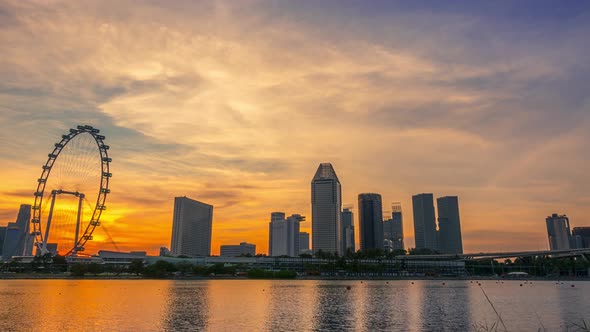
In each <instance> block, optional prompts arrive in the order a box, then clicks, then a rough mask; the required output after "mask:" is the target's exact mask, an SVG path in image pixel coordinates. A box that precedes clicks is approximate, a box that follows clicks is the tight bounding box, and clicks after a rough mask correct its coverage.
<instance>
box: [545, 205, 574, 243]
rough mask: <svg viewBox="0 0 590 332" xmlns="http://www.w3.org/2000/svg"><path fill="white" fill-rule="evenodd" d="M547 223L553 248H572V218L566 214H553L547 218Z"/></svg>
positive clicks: (548, 235) (548, 234)
mask: <svg viewBox="0 0 590 332" xmlns="http://www.w3.org/2000/svg"><path fill="white" fill-rule="evenodd" d="M545 222H546V223H547V237H548V239H549V248H550V249H551V250H567V249H570V248H571V243H572V236H571V232H570V220H569V218H568V217H567V216H566V215H565V214H564V215H562V216H560V215H557V214H555V213H554V214H552V215H551V216H549V217H547V218H546V219H545Z"/></svg>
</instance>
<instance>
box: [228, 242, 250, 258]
mask: <svg viewBox="0 0 590 332" xmlns="http://www.w3.org/2000/svg"><path fill="white" fill-rule="evenodd" d="M242 255H250V256H256V245H255V244H251V243H247V242H241V243H240V244H237V245H235V244H225V245H222V246H221V249H220V256H223V257H238V256H242Z"/></svg>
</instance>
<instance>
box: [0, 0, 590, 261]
mask: <svg viewBox="0 0 590 332" xmlns="http://www.w3.org/2000/svg"><path fill="white" fill-rule="evenodd" d="M589 32H590V3H588V2H585V1H568V2H561V1H544V0H542V1H529V0H527V1H518V2H508V1H494V2H489V1H486V2H484V1H455V2H452V3H448V2H441V1H412V2H401V1H400V2H398V1H321V2H316V1H215V2H213V1H202V2H195V1H174V2H168V1H155V0H153V1H136V2H124V1H123V2H121V1H85V2H76V1H69V2H68V1H57V0H55V1H54V0H52V1H32V2H29V1H16V0H8V1H6V0H0V47H1V48H0V50H1V54H2V56H0V78H1V79H0V142H2V144H0V165H2V171H1V172H0V183H2V185H1V186H0V225H4V224H6V223H8V222H12V221H14V219H15V218H16V213H17V211H18V207H19V204H21V203H31V202H32V200H33V195H32V193H33V192H34V190H35V186H36V180H37V178H38V177H39V174H40V172H41V165H42V164H43V163H44V162H45V159H46V156H47V153H49V152H50V149H51V148H52V147H53V144H54V143H55V142H57V141H58V139H59V137H60V135H62V134H63V133H65V132H67V130H68V128H71V127H75V126H76V125H78V124H89V125H92V126H94V127H96V128H100V129H101V133H103V134H104V135H105V136H106V137H107V139H106V142H107V144H109V145H110V146H111V149H110V151H109V153H110V155H111V157H112V158H113V163H112V172H113V178H112V182H111V188H112V195H110V196H109V198H108V201H107V206H108V209H107V211H106V212H105V214H104V215H103V217H104V219H103V224H104V225H106V226H107V227H108V230H109V232H110V233H111V235H112V236H113V238H114V239H115V241H116V242H117V244H118V246H119V248H120V249H121V250H147V251H148V252H149V253H151V254H155V253H157V251H158V249H159V247H160V246H169V245H170V232H171V228H172V208H173V200H174V197H175V196H184V195H186V196H188V197H191V198H193V199H196V200H199V201H203V202H206V203H209V204H212V205H214V206H215V208H214V219H213V241H212V253H213V254H217V253H218V252H219V245H220V244H231V243H239V242H241V241H247V242H250V243H255V244H256V245H257V251H258V252H262V253H264V252H266V251H267V247H268V222H269V220H270V213H271V212H272V211H284V212H286V213H288V214H292V213H299V214H302V215H305V216H307V221H306V222H304V223H303V224H302V230H308V231H309V229H310V228H311V205H310V195H311V194H310V181H311V179H312V177H313V174H314V172H315V170H316V168H317V166H318V164H319V163H320V162H331V163H332V164H333V165H334V168H335V170H336V172H337V174H338V177H339V179H340V181H341V183H342V193H343V203H345V204H354V205H355V212H356V203H357V195H358V194H359V193H361V192H378V193H381V194H382V196H383V199H384V205H385V207H384V208H385V209H388V205H389V203H386V202H395V201H399V202H401V203H402V206H403V210H404V231H405V235H406V246H407V247H413V245H414V242H413V220H412V205H411V196H412V195H413V194H417V193H422V192H433V193H434V195H435V197H440V196H446V195H458V196H459V204H460V209H461V223H462V232H463V244H464V249H465V252H480V251H492V250H493V251H507V250H523V249H531V250H536V249H545V248H547V238H546V229H545V224H544V218H545V217H546V216H547V215H550V214H551V213H565V214H567V215H568V216H569V217H570V220H571V223H572V227H574V226H584V225H590V193H589V192H588V188H590V176H589V175H588V169H590V148H589V144H588V142H590V99H589V94H588V86H590V62H589V61H588V54H590V43H588V35H589ZM356 218H357V216H356V215H355V219H356ZM355 221H356V222H357V223H358V219H357V220H355ZM356 228H357V242H358V226H357V227H356ZM94 234H95V240H94V241H92V244H91V243H90V242H89V243H88V246H87V247H88V248H89V250H90V251H92V250H96V249H97V248H102V249H106V250H113V249H114V248H113V247H112V245H111V244H110V243H109V242H108V241H107V240H106V234H105V233H103V231H102V230H101V229H100V227H99V228H97V230H96V231H95V233H94Z"/></svg>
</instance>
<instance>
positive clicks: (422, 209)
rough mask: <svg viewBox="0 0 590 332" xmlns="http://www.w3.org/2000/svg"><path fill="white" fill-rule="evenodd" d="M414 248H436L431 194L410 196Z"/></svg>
mask: <svg viewBox="0 0 590 332" xmlns="http://www.w3.org/2000/svg"><path fill="white" fill-rule="evenodd" d="M412 208H413V210H414V234H415V239H416V249H431V250H437V249H438V246H437V241H436V238H437V233H436V219H435V215H434V198H433V196H432V194H418V195H414V196H412Z"/></svg>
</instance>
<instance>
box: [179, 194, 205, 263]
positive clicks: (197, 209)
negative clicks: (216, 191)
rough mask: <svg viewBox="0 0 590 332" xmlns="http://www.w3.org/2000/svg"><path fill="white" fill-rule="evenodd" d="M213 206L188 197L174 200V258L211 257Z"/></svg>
mask: <svg viewBox="0 0 590 332" xmlns="http://www.w3.org/2000/svg"><path fill="white" fill-rule="evenodd" d="M212 224H213V206H212V205H209V204H205V203H202V202H199V201H195V200H193V199H190V198H188V197H186V196H184V197H175V198H174V220H173V222H172V241H171V245H170V247H171V252H172V255H173V256H180V255H184V256H189V257H202V256H209V255H211V229H212Z"/></svg>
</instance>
